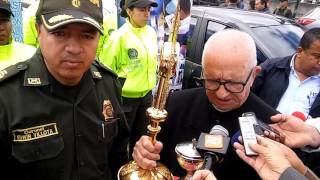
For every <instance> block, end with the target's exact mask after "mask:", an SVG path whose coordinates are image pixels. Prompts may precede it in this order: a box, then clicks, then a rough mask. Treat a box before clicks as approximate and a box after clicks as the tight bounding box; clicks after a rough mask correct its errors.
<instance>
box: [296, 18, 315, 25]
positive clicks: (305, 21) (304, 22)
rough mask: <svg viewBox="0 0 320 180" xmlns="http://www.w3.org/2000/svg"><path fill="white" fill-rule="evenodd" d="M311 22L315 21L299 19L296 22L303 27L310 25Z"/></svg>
mask: <svg viewBox="0 0 320 180" xmlns="http://www.w3.org/2000/svg"><path fill="white" fill-rule="evenodd" d="M313 21H315V19H310V18H299V19H298V20H297V23H299V24H301V25H304V26H305V25H308V24H310V23H312V22H313Z"/></svg>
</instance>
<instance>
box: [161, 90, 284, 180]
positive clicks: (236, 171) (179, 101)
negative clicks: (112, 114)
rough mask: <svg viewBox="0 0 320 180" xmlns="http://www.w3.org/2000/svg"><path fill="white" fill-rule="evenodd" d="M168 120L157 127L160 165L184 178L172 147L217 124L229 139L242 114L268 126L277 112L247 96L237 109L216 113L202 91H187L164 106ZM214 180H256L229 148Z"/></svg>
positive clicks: (234, 131) (216, 170) (230, 146)
mask: <svg viewBox="0 0 320 180" xmlns="http://www.w3.org/2000/svg"><path fill="white" fill-rule="evenodd" d="M167 111H168V118H167V120H166V121H165V122H164V123H163V124H160V125H161V127H162V130H161V132H160V134H159V140H160V141H161V142H162V143H163V150H162V152H161V160H160V161H161V162H162V163H163V164H165V165H166V166H167V167H168V168H169V169H170V171H171V172H172V173H173V175H175V176H184V175H185V171H184V170H183V169H182V168H181V167H180V166H179V165H178V162H177V160H176V158H177V157H176V153H175V146H176V145H177V144H178V143H182V142H190V141H191V140H192V139H193V138H196V139H198V138H199V135H200V133H201V132H206V133H208V132H209V131H210V129H211V128H212V127H213V126H214V125H216V124H220V125H221V126H223V127H225V128H226V129H227V130H228V131H229V134H230V136H233V135H234V134H235V133H236V132H237V131H239V123H238V117H239V116H241V115H242V113H244V112H248V111H253V112H255V114H256V116H257V117H258V118H259V119H261V120H263V121H264V122H270V116H271V115H274V114H277V113H278V112H277V111H276V110H274V109H273V108H271V107H270V106H268V105H267V104H265V103H264V102H263V101H262V100H260V99H259V98H258V97H256V96H255V95H254V94H252V93H250V95H249V97H248V99H247V101H246V102H245V103H244V104H243V105H242V106H241V107H240V108H238V109H236V110H233V111H230V112H219V111H217V110H215V109H214V108H213V106H212V104H211V103H210V102H209V100H208V97H207V95H206V93H205V89H204V88H195V89H188V90H184V91H178V92H174V93H173V94H171V95H170V96H169V98H168V104H167ZM213 172H214V174H215V176H216V177H217V179H222V180H223V179H234V178H235V177H237V178H236V179H259V178H258V176H257V174H256V172H255V171H254V170H253V169H252V168H251V167H249V166H248V165H247V164H246V163H245V162H243V161H242V160H241V159H240V158H239V157H238V156H237V155H236V153H235V151H234V150H233V147H232V145H231V144H230V145H229V148H228V152H227V154H226V156H225V159H224V161H223V162H222V163H221V164H218V165H216V166H215V167H214V168H213Z"/></svg>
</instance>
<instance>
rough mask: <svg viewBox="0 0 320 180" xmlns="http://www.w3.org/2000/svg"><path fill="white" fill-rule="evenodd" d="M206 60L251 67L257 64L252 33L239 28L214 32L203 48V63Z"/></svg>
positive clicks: (203, 63)
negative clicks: (249, 33)
mask: <svg viewBox="0 0 320 180" xmlns="http://www.w3.org/2000/svg"><path fill="white" fill-rule="evenodd" d="M206 61H214V62H213V63H217V64H221V63H223V64H224V66H228V65H233V66H234V65H240V66H247V67H246V68H248V69H251V68H252V67H254V66H255V65H256V64H257V55H256V46H255V43H254V40H253V39H252V37H251V36H250V35H248V34H247V33H245V32H242V31H238V30H223V31H219V32H217V33H215V34H213V35H212V36H211V37H210V38H209V39H208V41H207V42H206V44H205V46H204V50H203V56H202V65H203V68H205V66H206V63H207V62H206Z"/></svg>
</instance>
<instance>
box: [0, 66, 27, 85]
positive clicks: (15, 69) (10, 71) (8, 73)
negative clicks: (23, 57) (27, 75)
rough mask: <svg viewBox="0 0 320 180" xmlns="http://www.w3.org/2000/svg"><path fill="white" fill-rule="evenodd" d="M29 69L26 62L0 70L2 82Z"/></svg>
mask: <svg viewBox="0 0 320 180" xmlns="http://www.w3.org/2000/svg"><path fill="white" fill-rule="evenodd" d="M26 69H28V64H27V63H25V62H19V63H17V64H15V65H12V66H9V67H7V68H5V69H3V70H0V82H3V81H4V80H6V79H9V78H10V77H12V76H14V75H16V74H18V73H19V72H20V71H24V70H26Z"/></svg>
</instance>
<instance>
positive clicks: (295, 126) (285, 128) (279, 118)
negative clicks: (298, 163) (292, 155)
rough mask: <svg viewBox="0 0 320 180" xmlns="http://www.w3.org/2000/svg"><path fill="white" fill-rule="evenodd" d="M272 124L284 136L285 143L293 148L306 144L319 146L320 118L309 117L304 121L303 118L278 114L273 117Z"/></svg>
mask: <svg viewBox="0 0 320 180" xmlns="http://www.w3.org/2000/svg"><path fill="white" fill-rule="evenodd" d="M271 120H272V121H273V122H276V124H273V125H272V126H273V127H274V128H275V129H277V130H278V131H280V132H281V133H282V134H283V135H284V136H285V139H284V144H286V145H287V146H289V147H292V148H301V147H305V146H308V145H309V146H312V147H318V146H319V145H320V133H319V132H320V131H319V129H317V128H320V123H319V121H318V120H319V119H309V120H307V122H306V123H304V122H303V121H302V120H301V119H299V118H297V117H294V116H291V115H285V114H277V115H275V116H272V117H271Z"/></svg>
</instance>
